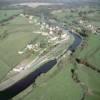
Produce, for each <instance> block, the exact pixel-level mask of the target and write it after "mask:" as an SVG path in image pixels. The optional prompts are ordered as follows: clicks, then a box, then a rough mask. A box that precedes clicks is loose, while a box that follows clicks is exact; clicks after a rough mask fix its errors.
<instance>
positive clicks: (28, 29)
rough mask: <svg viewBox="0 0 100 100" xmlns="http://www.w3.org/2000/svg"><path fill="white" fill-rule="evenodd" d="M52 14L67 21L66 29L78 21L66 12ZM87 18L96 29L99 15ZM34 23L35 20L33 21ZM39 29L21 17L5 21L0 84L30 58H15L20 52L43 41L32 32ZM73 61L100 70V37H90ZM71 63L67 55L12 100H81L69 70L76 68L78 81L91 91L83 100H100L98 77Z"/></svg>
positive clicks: (1, 28)
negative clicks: (31, 42)
mask: <svg viewBox="0 0 100 100" xmlns="http://www.w3.org/2000/svg"><path fill="white" fill-rule="evenodd" d="M1 12H2V11H1ZM9 12H10V11H8V12H6V13H9ZM2 13H3V12H2ZM12 13H13V14H14V13H16V12H12V11H11V13H10V14H12ZM53 14H54V15H55V17H57V19H58V20H59V21H60V22H63V21H66V23H67V25H68V26H69V25H70V24H72V22H73V21H76V20H78V19H79V15H78V13H76V12H70V11H67V13H65V11H64V12H56V13H54V12H53ZM3 16H5V13H4V14H3V15H2V16H1V17H0V18H1V20H2V19H3V18H5V17H3ZM9 16H10V15H9ZM94 16H98V18H97V19H96V17H95V18H94ZM87 17H88V21H89V23H94V24H95V25H97V23H99V14H97V13H96V14H95V15H94V14H93V15H87ZM68 18H69V20H66V19H68ZM34 19H37V18H36V17H34V18H33V20H34ZM39 29H40V26H38V25H36V23H33V24H30V23H29V20H28V19H27V18H25V17H24V18H23V17H22V16H18V17H16V18H14V19H13V20H10V21H8V24H7V25H4V26H0V35H1V34H4V33H5V34H6V33H7V36H6V37H5V38H4V39H0V80H1V79H2V78H3V77H4V76H5V75H6V74H7V72H8V71H10V70H11V69H12V68H13V67H15V66H16V65H17V64H19V63H20V62H21V61H22V60H23V59H25V58H27V57H29V56H30V55H31V53H30V52H27V53H25V54H24V55H18V51H19V50H23V48H25V47H26V45H27V44H28V43H30V41H31V40H32V41H33V42H34V43H36V42H37V41H38V42H39V41H40V42H41V41H42V40H43V39H44V37H43V36H41V35H40V34H35V31H37V30H38V31H39ZM90 34H91V33H90ZM35 56H36V55H35V54H33V55H32V56H31V57H32V58H34V57H35ZM75 57H78V58H80V59H85V60H87V61H88V62H89V63H90V64H92V65H94V66H95V67H96V68H98V69H100V36H99V35H94V34H91V35H89V37H88V39H87V46H86V47H84V48H83V49H81V48H78V49H77V50H76V52H75ZM73 59H74V58H73ZM73 59H71V57H68V56H67V55H66V56H65V57H64V58H63V59H62V60H61V62H60V63H58V65H56V66H55V67H54V68H53V69H51V70H50V71H49V72H48V73H46V74H42V75H41V76H40V77H38V78H37V79H36V82H35V84H34V83H33V84H32V85H31V86H30V87H29V88H27V89H26V90H25V91H23V92H21V93H20V94H19V95H17V96H15V97H14V98H13V100H82V96H83V89H82V88H81V87H80V85H79V83H77V82H75V81H74V80H73V79H72V73H71V69H72V68H76V72H77V75H78V78H79V80H80V81H81V82H82V83H84V84H85V85H86V86H87V87H88V88H89V89H90V92H91V93H90V94H86V96H85V99H84V100H100V73H97V72H96V71H94V70H92V69H91V68H87V67H86V66H85V65H82V64H76V66H75V65H74V64H73V62H72V61H73Z"/></svg>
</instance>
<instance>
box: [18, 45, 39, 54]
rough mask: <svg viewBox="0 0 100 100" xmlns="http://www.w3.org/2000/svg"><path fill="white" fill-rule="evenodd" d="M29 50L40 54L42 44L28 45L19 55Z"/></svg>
mask: <svg viewBox="0 0 100 100" xmlns="http://www.w3.org/2000/svg"><path fill="white" fill-rule="evenodd" d="M27 50H29V51H34V52H38V51H39V50H40V43H36V44H28V45H27V46H26V47H25V48H24V50H22V51H18V54H19V55H21V54H24V53H25V52H26V51H27Z"/></svg>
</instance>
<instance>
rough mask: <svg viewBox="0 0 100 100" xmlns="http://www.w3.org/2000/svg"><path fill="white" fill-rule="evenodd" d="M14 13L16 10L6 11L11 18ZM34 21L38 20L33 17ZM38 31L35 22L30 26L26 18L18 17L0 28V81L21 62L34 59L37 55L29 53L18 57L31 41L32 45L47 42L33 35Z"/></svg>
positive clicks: (42, 37) (40, 36) (0, 15)
mask: <svg viewBox="0 0 100 100" xmlns="http://www.w3.org/2000/svg"><path fill="white" fill-rule="evenodd" d="M1 12H4V11H1ZM11 12H12V13H11ZM16 12H17V11H16V10H15V11H12V10H10V11H6V13H9V14H10V15H11V16H12V15H13V14H14V13H15V14H16ZM0 17H2V14H0ZM1 19H2V18H1ZM34 19H35V20H39V18H38V17H34V18H33V22H34ZM39 30H40V26H39V25H37V24H36V23H35V22H34V23H33V24H30V23H29V19H28V18H26V17H22V16H20V15H19V16H17V17H15V18H14V19H12V20H9V21H7V24H5V25H1V26H0V36H1V38H0V80H1V79H3V77H4V76H5V75H6V74H7V72H9V71H10V70H11V69H12V68H13V67H15V66H16V65H18V64H19V63H20V62H21V61H23V60H24V59H27V58H28V59H29V57H31V58H34V57H35V56H36V55H37V54H34V53H32V52H30V51H27V52H25V53H24V54H23V55H19V54H18V51H21V50H23V49H24V48H25V47H26V46H27V44H29V43H30V42H31V41H33V43H34V44H35V43H37V42H41V43H42V41H44V40H45V41H47V40H46V38H45V37H44V36H42V35H40V34H36V33H35V31H39Z"/></svg>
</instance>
